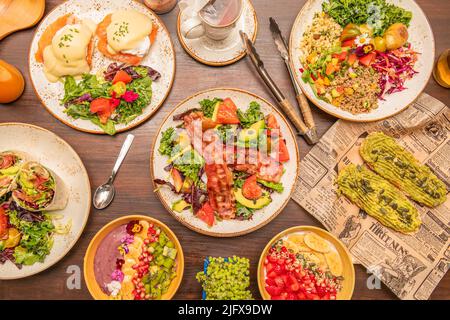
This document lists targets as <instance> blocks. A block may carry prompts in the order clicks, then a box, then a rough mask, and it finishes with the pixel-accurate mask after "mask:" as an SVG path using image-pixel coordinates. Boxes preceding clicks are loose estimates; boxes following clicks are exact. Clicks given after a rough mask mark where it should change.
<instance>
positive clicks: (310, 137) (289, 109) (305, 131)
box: [240, 31, 319, 144]
mask: <svg viewBox="0 0 450 320" xmlns="http://www.w3.org/2000/svg"><path fill="white" fill-rule="evenodd" d="M240 34H241V38H242V41H243V42H244V46H245V48H246V51H247V54H248V56H249V57H250V60H251V61H252V63H253V65H254V66H255V68H256V70H257V71H258V74H259V75H260V76H261V78H262V79H263V80H264V83H265V84H266V85H267V87H268V88H269V89H270V91H271V92H272V94H273V96H274V98H275V99H276V100H277V102H278V105H279V106H280V108H281V109H282V110H283V112H284V113H285V115H286V116H287V117H288V118H289V120H290V121H291V122H292V124H293V125H294V127H295V128H296V129H297V131H298V133H299V134H300V135H302V136H303V137H304V138H305V140H306V142H307V143H308V144H315V143H317V142H318V141H319V139H318V137H317V132H316V128H315V125H314V126H312V127H308V126H307V125H306V124H305V122H303V120H302V119H301V117H300V116H299V114H298V113H297V112H296V111H295V109H294V107H293V106H292V104H291V103H290V102H289V100H287V99H286V98H285V96H284V95H283V93H282V92H281V90H280V89H279V88H278V86H277V85H276V84H275V82H274V81H273V80H272V78H271V77H270V75H269V73H268V72H267V70H266V68H265V67H264V63H263V62H262V60H261V58H260V57H259V54H258V52H257V51H256V48H255V46H254V45H253V43H252V42H251V41H250V39H249V38H248V36H247V34H246V33H245V32H243V31H240ZM300 92H301V91H300ZM305 99H306V98H305ZM306 104H308V102H307V101H306ZM308 107H309V105H308ZM309 112H311V110H309ZM306 119H309V123H310V124H311V119H312V116H311V117H310V118H308V117H305V120H306ZM312 123H314V122H312Z"/></svg>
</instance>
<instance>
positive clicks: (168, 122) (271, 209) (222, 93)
mask: <svg viewBox="0 0 450 320" xmlns="http://www.w3.org/2000/svg"><path fill="white" fill-rule="evenodd" d="M215 97H217V98H222V99H225V98H231V99H232V100H233V102H234V103H235V104H236V106H237V107H238V108H240V109H242V110H246V109H247V107H248V105H249V104H250V102H252V101H256V102H258V103H259V104H260V105H261V111H262V112H263V113H264V114H265V115H267V114H269V113H273V114H274V115H275V117H276V119H277V121H278V123H279V125H280V127H281V132H282V134H283V137H284V138H285V139H286V146H287V148H288V150H289V155H290V160H289V161H288V162H286V163H284V168H285V170H286V171H285V173H284V174H283V176H282V178H281V183H282V184H283V186H284V192H283V193H282V194H279V193H276V192H274V193H272V194H271V196H272V202H271V203H270V204H269V205H268V206H267V207H264V208H263V209H260V210H257V211H256V212H255V215H254V216H253V219H251V220H247V221H238V220H224V221H218V222H217V223H216V224H215V225H214V226H212V227H211V228H210V227H208V226H207V225H206V223H205V222H203V221H202V220H200V219H199V218H197V217H195V216H194V215H193V214H192V212H190V211H189V210H185V211H183V212H181V213H178V212H175V211H173V210H172V209H171V204H172V203H173V202H174V201H175V200H178V199H179V196H177V195H176V194H174V193H173V192H172V191H171V190H170V189H169V188H166V187H162V188H160V189H159V191H158V192H157V194H158V196H159V198H160V200H161V201H162V203H163V205H164V206H165V207H166V209H167V210H168V211H169V212H170V213H171V214H172V215H173V216H174V217H175V218H176V219H177V220H178V221H180V222H181V223H182V224H184V225H185V226H187V227H188V228H190V229H192V230H194V231H197V232H199V233H202V234H206V235H210V236H214V237H235V236H239V235H243V234H247V233H250V232H252V231H255V230H257V229H259V228H261V227H263V226H264V225H266V224H267V223H269V222H270V221H271V220H272V219H274V218H275V217H276V216H277V215H278V214H279V213H280V212H281V210H282V209H283V208H284V207H285V206H286V204H287V203H288V201H289V199H290V197H291V193H292V191H293V190H294V185H295V182H296V177H297V176H298V170H299V166H298V163H299V153H298V147H297V142H296V139H295V135H294V132H293V131H292V129H291V127H290V126H289V125H288V123H287V120H286V119H285V118H284V116H283V115H282V114H281V113H280V112H278V111H277V109H275V107H274V106H273V105H271V104H270V103H269V102H268V101H266V100H264V99H263V98H260V97H258V96H257V95H254V94H252V93H250V92H247V91H243V90H239V89H221V88H220V89H219V88H218V89H211V90H207V91H202V92H199V93H197V94H195V95H193V96H191V97H189V98H187V99H186V100H184V101H182V102H181V103H180V104H179V105H178V106H177V107H175V108H174V110H173V111H172V112H171V113H170V114H169V115H168V116H167V118H166V119H165V120H164V122H163V124H162V125H161V127H160V129H159V130H158V132H157V134H156V136H155V141H154V143H153V149H152V151H151V158H150V169H151V173H152V178H160V179H166V178H167V176H168V173H167V172H166V171H164V167H165V166H167V157H165V156H161V155H160V154H159V152H158V148H159V143H160V138H161V132H163V131H165V130H166V129H168V128H169V127H175V126H177V125H179V124H180V121H173V119H172V117H173V116H174V115H176V114H180V113H182V112H184V111H187V110H189V109H191V108H196V107H198V106H199V104H198V102H199V101H201V100H203V99H213V98H215ZM154 187H155V188H156V185H154Z"/></svg>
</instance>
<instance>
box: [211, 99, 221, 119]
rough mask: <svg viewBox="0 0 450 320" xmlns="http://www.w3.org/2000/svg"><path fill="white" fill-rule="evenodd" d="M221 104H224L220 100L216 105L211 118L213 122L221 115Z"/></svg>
mask: <svg viewBox="0 0 450 320" xmlns="http://www.w3.org/2000/svg"><path fill="white" fill-rule="evenodd" d="M221 103H222V100H219V101H217V102H216V104H215V105H214V111H213V114H212V117H211V119H212V121H217V114H218V113H219V106H220V104H221Z"/></svg>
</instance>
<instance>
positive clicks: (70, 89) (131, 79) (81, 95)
mask: <svg viewBox="0 0 450 320" xmlns="http://www.w3.org/2000/svg"><path fill="white" fill-rule="evenodd" d="M160 76H161V75H160V73H159V72H157V71H156V70H154V69H152V68H150V67H148V66H125V65H118V64H117V63H112V64H111V65H109V67H108V68H107V70H106V71H105V72H104V73H103V75H94V74H84V75H83V76H82V79H81V81H78V82H77V81H76V80H75V78H74V77H72V76H67V77H65V78H64V98H63V99H62V100H61V104H63V105H64V107H65V110H64V112H65V113H66V114H67V115H68V116H70V117H72V118H74V119H83V120H89V121H91V122H92V123H94V124H95V125H97V126H99V127H100V128H101V129H102V130H103V131H104V132H105V133H107V134H109V135H114V134H115V133H116V125H118V124H124V125H126V124H128V123H130V122H131V121H133V120H134V119H135V118H136V117H138V116H139V115H141V114H142V113H143V110H144V109H145V108H146V107H147V106H148V105H149V104H150V102H151V100H152V83H153V81H155V80H157V79H158V78H159V77H160Z"/></svg>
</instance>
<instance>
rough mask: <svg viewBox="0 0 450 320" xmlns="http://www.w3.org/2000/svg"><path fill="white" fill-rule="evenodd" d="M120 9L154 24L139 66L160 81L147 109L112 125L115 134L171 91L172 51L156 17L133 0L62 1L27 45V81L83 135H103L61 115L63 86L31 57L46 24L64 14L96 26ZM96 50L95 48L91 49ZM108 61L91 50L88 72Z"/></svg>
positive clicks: (136, 122) (150, 110)
mask: <svg viewBox="0 0 450 320" xmlns="http://www.w3.org/2000/svg"><path fill="white" fill-rule="evenodd" d="M120 9H134V10H137V11H139V12H141V13H144V14H146V15H147V16H149V17H150V18H151V19H152V21H153V22H154V23H156V24H157V25H158V27H159V28H158V35H157V37H156V41H155V43H154V44H153V45H152V47H151V48H150V52H149V54H148V55H147V56H146V57H145V58H144V60H143V61H142V64H143V65H147V66H150V67H152V68H154V69H156V70H157V71H159V72H160V73H161V78H160V79H158V80H157V81H154V82H153V85H152V89H153V97H152V101H151V103H150V105H149V106H147V107H146V108H145V109H144V112H143V114H141V115H140V116H138V117H137V118H136V119H134V120H133V121H131V122H130V123H128V124H127V125H123V124H120V125H116V129H117V132H122V131H125V130H128V129H131V128H133V127H135V126H137V125H139V124H141V123H142V122H144V121H146V120H147V119H149V118H150V117H151V116H152V115H153V113H155V112H156V110H157V109H158V108H159V107H160V106H161V105H162V104H163V102H164V100H165V99H166V97H167V96H168V94H169V92H170V89H171V88H172V84H173V80H174V77H175V51H174V48H173V44H172V40H171V39H170V35H169V32H168V31H167V29H166V27H165V25H164V24H163V22H162V21H161V20H160V18H159V17H158V16H157V15H156V14H155V13H153V12H152V11H151V10H150V9H148V8H147V7H146V6H144V5H143V4H142V3H139V2H137V1H134V0H92V1H87V0H73V1H66V2H64V3H62V4H61V5H59V6H57V7H56V8H55V9H53V10H52V11H51V12H50V13H49V14H48V15H47V16H46V17H45V18H44V20H42V22H41V23H40V25H39V26H38V28H37V30H36V33H35V34H34V37H33V40H32V42H31V47H30V52H29V68H30V75H31V82H32V84H33V86H34V89H35V91H36V93H37V95H38V97H39V98H40V100H41V102H42V104H43V105H44V106H45V107H46V108H47V110H48V111H49V112H50V113H51V114H52V115H53V116H55V117H56V118H57V119H59V120H60V121H62V122H64V123H65V124H66V125H68V126H70V127H72V128H74V129H77V130H81V131H85V132H89V133H97V134H103V133H104V132H103V130H101V129H100V128H99V127H98V126H96V125H94V124H93V123H91V122H90V121H88V120H81V119H78V120H76V119H73V118H71V117H69V116H68V115H66V114H65V113H64V107H63V106H62V105H61V104H60V103H59V100H60V99H61V98H63V96H64V88H63V84H62V83H60V82H58V83H51V82H49V81H48V80H47V78H46V77H45V75H44V72H43V65H42V64H41V63H38V62H36V59H35V58H34V54H35V53H36V50H37V48H38V42H39V39H40V37H41V35H42V33H43V32H44V30H45V29H46V28H47V26H48V25H49V24H51V23H52V22H54V21H55V20H56V19H58V18H59V17H60V16H62V15H64V14H66V13H74V14H75V15H76V16H77V17H78V18H90V19H92V20H93V21H95V22H96V23H99V22H100V21H102V20H103V18H104V17H105V16H106V15H107V14H110V13H112V12H114V11H117V10H120ZM95 47H96V46H95ZM111 62H113V61H112V60H110V59H108V58H106V57H105V56H103V55H102V54H101V53H100V52H99V51H98V50H97V49H95V50H94V55H93V58H92V70H91V73H93V74H96V73H97V72H98V71H99V70H103V69H105V68H106V67H107V66H108V65H109V64H110V63H111Z"/></svg>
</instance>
